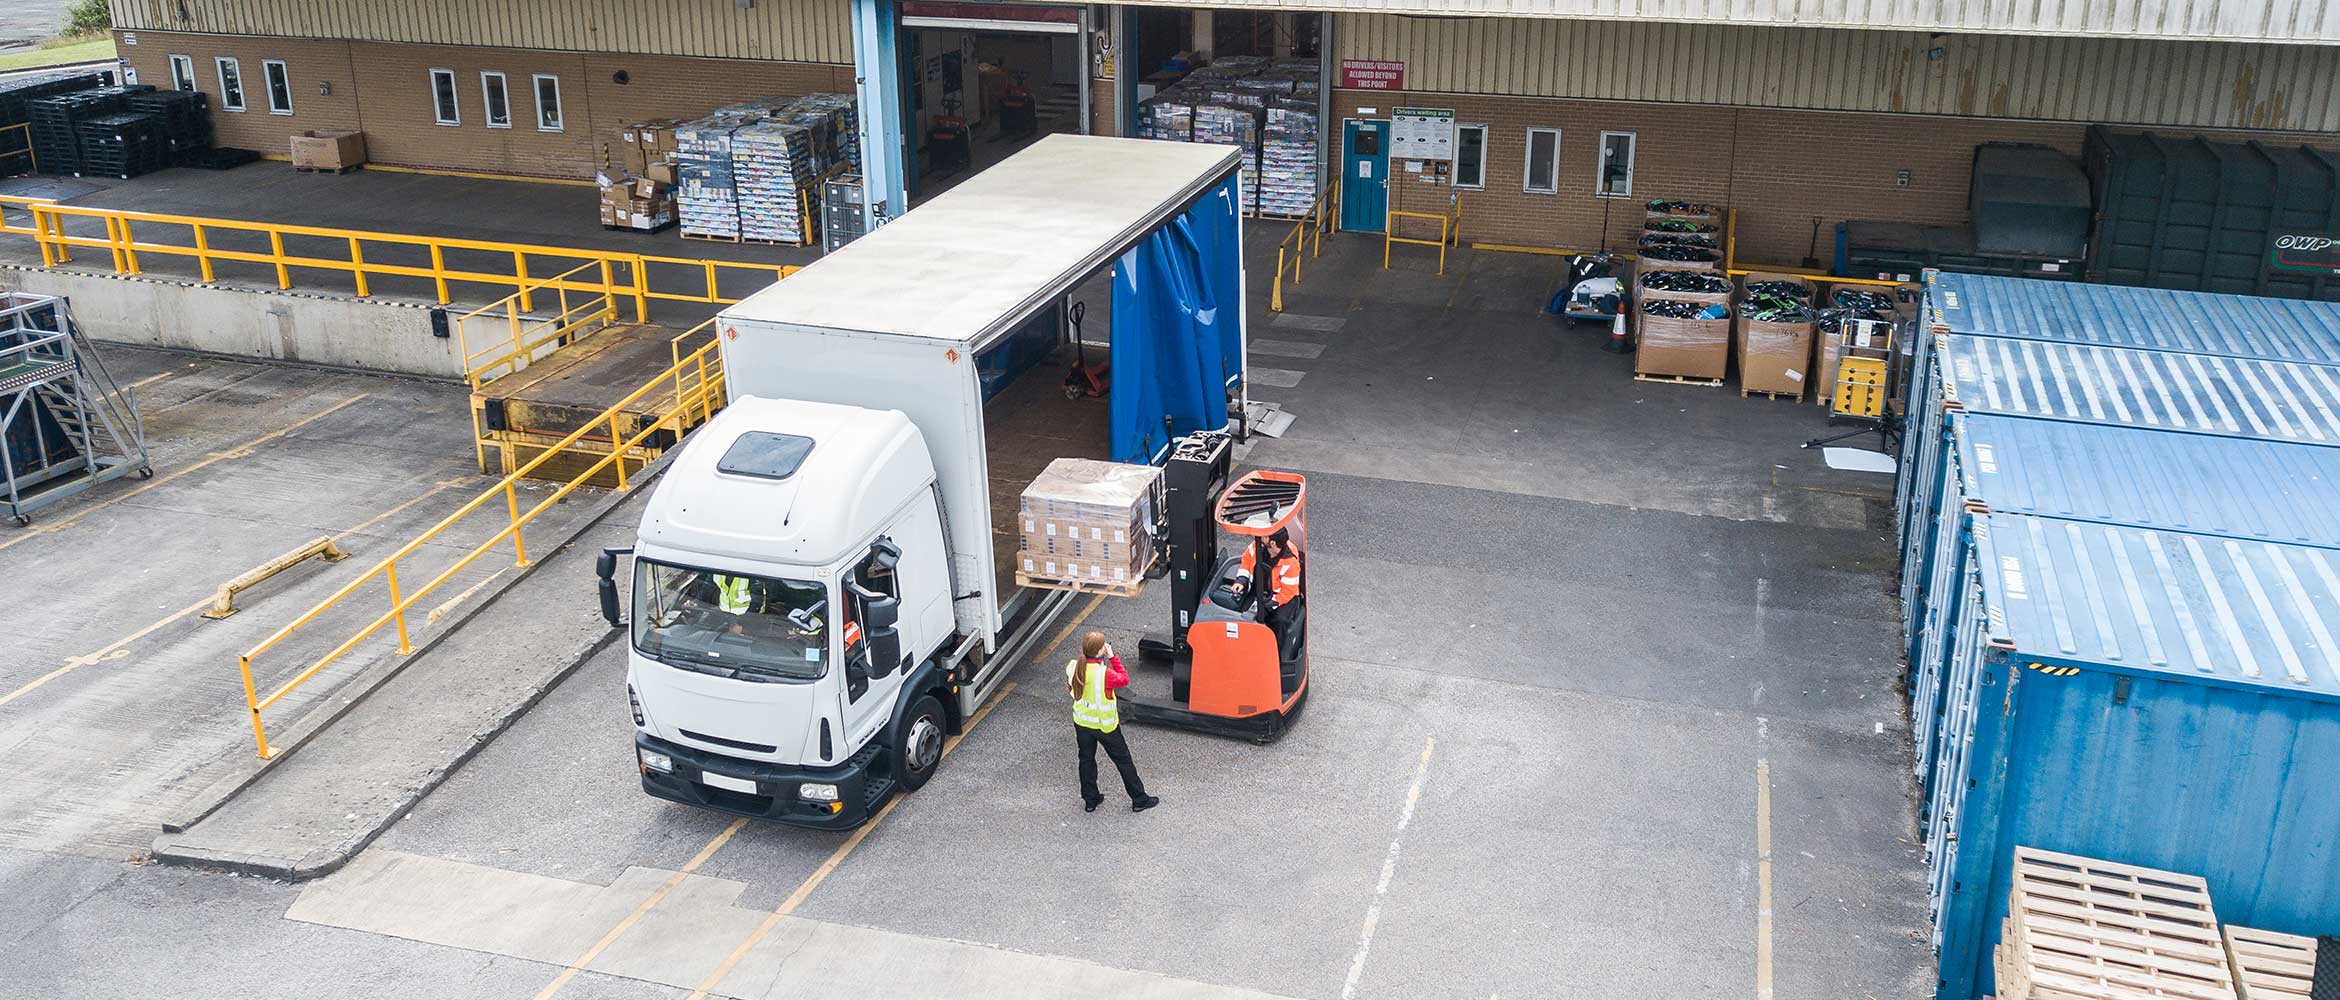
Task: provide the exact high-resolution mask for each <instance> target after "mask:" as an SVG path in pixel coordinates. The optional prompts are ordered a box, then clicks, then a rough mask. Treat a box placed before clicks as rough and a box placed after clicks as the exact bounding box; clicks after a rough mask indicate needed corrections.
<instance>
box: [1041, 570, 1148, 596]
mask: <svg viewBox="0 0 2340 1000" xmlns="http://www.w3.org/2000/svg"><path fill="white" fill-rule="evenodd" d="M1016 586H1018V587H1031V588H1033V589H1035V590H1069V591H1072V592H1074V593H1076V594H1103V595H1105V596H1107V597H1136V596H1137V595H1138V591H1141V590H1144V589H1146V578H1145V576H1144V575H1143V574H1141V575H1139V576H1136V577H1133V578H1131V579H1128V580H1123V581H1119V582H1107V581H1104V580H1059V579H1056V578H1054V577H1045V576H1033V575H1032V574H1030V573H1026V572H1024V571H1023V570H1017V571H1016Z"/></svg>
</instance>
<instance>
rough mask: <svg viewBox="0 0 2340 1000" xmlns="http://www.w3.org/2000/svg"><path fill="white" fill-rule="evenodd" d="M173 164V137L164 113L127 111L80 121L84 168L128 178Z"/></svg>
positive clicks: (87, 172) (88, 172)
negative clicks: (165, 127) (165, 130)
mask: <svg viewBox="0 0 2340 1000" xmlns="http://www.w3.org/2000/svg"><path fill="white" fill-rule="evenodd" d="M170 165H171V144H170V139H169V137H168V136H166V135H165V134H164V133H163V121H162V116H160V115H155V114H150V113H147V112H143V111H125V112H122V113H121V114H113V115H105V116H102V117H98V118H92V119H90V120H88V121H86V122H82V123H81V170H80V173H81V174H83V175H84V176H89V175H96V176H104V177H116V178H120V179H123V180H128V179H130V178H132V177H136V176H138V175H140V174H151V173H153V172H155V171H157V170H161V169H162V168H164V167H167V166H170Z"/></svg>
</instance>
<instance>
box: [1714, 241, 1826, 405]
mask: <svg viewBox="0 0 2340 1000" xmlns="http://www.w3.org/2000/svg"><path fill="white" fill-rule="evenodd" d="M1816 293H1817V290H1816V289H1815V288H1814V287H1813V285H1812V282H1810V281H1808V280H1806V279H1804V278H1802V277H1798V276H1796V275H1793V274H1772V273H1768V272H1764V271H1751V272H1749V273H1748V274H1747V276H1746V277H1745V279H1744V280H1742V281H1741V282H1740V285H1739V296H1738V301H1737V302H1735V303H1734V304H1733V306H1732V309H1731V312H1732V317H1731V322H1732V323H1734V324H1736V327H1737V328H1736V330H1734V331H1733V332H1734V333H1735V334H1736V335H1737V338H1738V345H1739V347H1738V354H1739V394H1740V395H1742V396H1745V395H1752V394H1754V393H1758V392H1760V393H1766V394H1769V395H1771V396H1774V397H1778V396H1786V397H1789V398H1791V399H1801V398H1803V395H1804V386H1805V384H1806V382H1807V381H1808V380H1809V378H1810V376H1811V374H1812V333H1813V329H1814V324H1815V323H1816V321H1817V320H1818V318H1819V317H1818V314H1817V312H1816V311H1815V310H1814V309H1813V296H1814V295H1815V294H1816Z"/></svg>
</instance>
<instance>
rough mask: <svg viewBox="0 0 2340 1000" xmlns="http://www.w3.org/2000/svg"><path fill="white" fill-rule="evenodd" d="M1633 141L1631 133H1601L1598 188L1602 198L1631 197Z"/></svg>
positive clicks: (1597, 191) (1597, 190)
mask: <svg viewBox="0 0 2340 1000" xmlns="http://www.w3.org/2000/svg"><path fill="white" fill-rule="evenodd" d="M1633 139H1634V135H1633V133H1631V132H1603V133H1601V176H1600V186H1599V187H1598V188H1596V189H1595V192H1596V193H1597V194H1599V195H1600V196H1601V197H1603V198H1631V197H1633Z"/></svg>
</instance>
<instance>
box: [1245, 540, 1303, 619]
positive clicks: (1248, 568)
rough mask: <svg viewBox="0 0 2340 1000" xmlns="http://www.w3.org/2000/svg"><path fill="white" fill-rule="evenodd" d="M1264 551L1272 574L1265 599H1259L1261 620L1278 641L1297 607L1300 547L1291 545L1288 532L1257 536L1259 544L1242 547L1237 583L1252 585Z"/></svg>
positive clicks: (1246, 588) (1298, 606)
mask: <svg viewBox="0 0 2340 1000" xmlns="http://www.w3.org/2000/svg"><path fill="white" fill-rule="evenodd" d="M1263 553H1264V554H1265V555H1266V557H1267V564H1268V566H1269V569H1270V573H1271V576H1270V579H1269V586H1268V591H1267V595H1266V597H1267V599H1266V600H1265V601H1263V602H1261V605H1262V614H1261V616H1260V620H1261V621H1263V622H1266V623H1267V626H1268V627H1269V628H1271V629H1274V630H1275V633H1276V641H1277V643H1278V644H1279V645H1281V644H1283V643H1284V641H1285V638H1286V636H1285V632H1286V631H1287V630H1288V629H1289V628H1290V627H1291V623H1292V618H1293V616H1294V615H1295V614H1296V613H1297V612H1298V611H1299V608H1300V603H1301V596H1300V572H1301V568H1300V550H1299V549H1297V548H1294V547H1293V545H1292V538H1291V534H1290V533H1289V532H1284V531H1278V532H1276V533H1275V534H1272V535H1269V536H1267V537H1265V538H1262V539H1260V540H1259V543H1258V544H1256V545H1253V546H1251V547H1249V548H1246V549H1244V550H1243V565H1242V567H1241V568H1239V569H1237V570H1236V571H1235V582H1236V585H1237V586H1238V587H1240V588H1241V589H1243V590H1245V591H1250V590H1252V589H1253V582H1252V581H1253V575H1254V572H1255V570H1256V569H1257V567H1258V565H1259V559H1260V556H1261V555H1262V554H1263Z"/></svg>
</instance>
